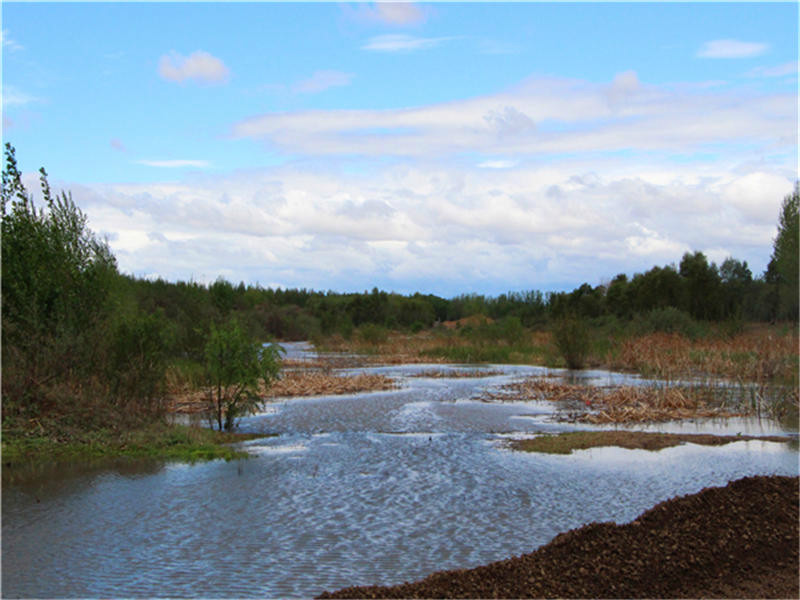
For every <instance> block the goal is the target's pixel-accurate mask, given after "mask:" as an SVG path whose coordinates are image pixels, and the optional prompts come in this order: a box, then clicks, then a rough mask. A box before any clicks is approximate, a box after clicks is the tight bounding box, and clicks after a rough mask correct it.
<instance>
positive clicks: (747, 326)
mask: <svg viewBox="0 0 800 600" xmlns="http://www.w3.org/2000/svg"><path fill="white" fill-rule="evenodd" d="M40 176H41V178H40V179H41V198H42V200H41V201H40V202H41V203H40V205H38V206H37V204H36V203H35V202H34V199H33V195H32V194H30V193H29V192H28V190H26V188H25V187H24V186H23V184H22V176H21V173H20V172H19V170H18V168H17V163H16V158H15V154H14V149H13V148H12V147H11V146H10V145H8V144H7V145H6V162H5V168H4V171H3V180H2V331H3V345H2V397H3V403H2V433H3V456H4V461H6V458H7V457H9V456H11V457H12V459H13V460H16V457H18V456H20V455H24V454H32V455H36V454H37V453H38V454H41V455H43V454H45V452H40V451H39V450H37V448H38V449H41V448H47V450H46V453H47V454H60V453H63V452H62V451H61V450H59V451H58V452H55V451H54V450H53V448H55V447H56V446H57V447H58V448H61V449H62V450H63V451H64V452H67V449H70V448H75V447H81V448H83V449H84V451H86V452H89V453H91V452H95V451H98V452H110V453H114V452H122V451H123V450H124V451H125V452H128V451H130V449H131V448H145V447H149V448H150V449H151V450H153V451H154V452H156V453H157V454H160V455H164V456H172V455H173V454H171V453H172V452H173V451H175V450H176V449H177V448H178V447H181V448H184V446H185V449H186V453H188V454H186V455H187V456H188V455H191V456H195V457H202V456H207V457H210V456H212V455H213V456H216V454H214V452H220V453H222V454H224V453H225V452H227V450H215V451H214V452H209V453H207V452H206V450H205V448H207V444H216V445H217V447H219V442H220V441H222V440H225V439H227V438H222V437H220V436H216V437H212V438H203V439H200V438H199V437H196V435H195V434H194V433H192V434H191V435H189V434H188V433H186V431H185V430H180V431H182V433H179V430H178V429H174V426H171V425H167V424H166V423H167V418H166V417H167V414H168V412H169V411H170V410H171V409H173V408H174V406H175V402H174V396H175V394H183V395H186V394H190V395H191V394H199V395H200V396H202V397H205V398H206V404H205V405H206V410H207V411H208V407H209V406H213V411H208V414H209V415H210V416H211V417H212V418H213V422H214V424H215V426H216V428H217V429H219V430H222V429H233V428H234V427H235V425H236V418H237V417H238V416H240V415H243V414H246V413H247V412H249V411H252V410H253V409H254V408H255V407H256V406H257V405H258V404H259V403H260V402H261V401H262V400H263V399H264V398H265V397H267V396H268V395H270V391H269V386H270V385H271V384H274V385H276V386H280V385H284V386H286V385H289V384H290V382H292V376H291V375H287V376H286V378H285V380H284V381H285V383H283V384H281V380H280V368H281V360H280V356H279V355H278V353H277V347H275V346H266V347H264V346H263V345H262V344H263V343H265V342H268V341H270V340H282V341H290V340H300V339H310V340H313V341H314V343H315V344H316V346H317V347H318V348H319V349H335V350H346V351H349V352H355V353H358V354H361V355H364V356H366V357H367V358H368V359H370V360H374V361H382V362H467V363H481V362H483V363H528V364H543V365H548V366H553V367H569V368H580V367H586V366H588V367H595V366H606V367H609V368H613V369H623V370H633V371H636V372H639V373H642V374H645V375H652V376H656V377H659V378H662V379H667V380H675V379H677V378H681V377H687V376H691V377H723V378H726V379H728V380H730V381H731V382H733V383H735V384H738V385H740V386H741V387H742V388H743V389H747V390H750V392H751V394H752V405H753V406H757V407H760V406H761V405H762V404H764V402H766V401H767V400H768V403H770V405H772V406H780V407H781V410H785V411H792V410H794V411H796V409H797V385H798V332H797V319H798V304H797V299H798V295H800V292H799V290H798V277H797V268H798V266H797V238H798V227H799V225H798V199H799V198H800V193H799V192H798V187H797V186H796V187H795V189H794V192H793V194H791V195H790V196H787V197H786V198H785V199H784V202H783V205H782V208H781V213H780V215H779V227H778V236H777V237H776V239H775V242H774V247H773V254H772V259H771V261H770V263H769V267H768V269H767V271H766V272H765V273H764V274H763V275H761V276H758V277H754V276H753V274H752V273H751V271H750V269H749V268H748V266H747V263H745V262H741V261H739V260H736V259H734V258H729V259H727V260H726V261H724V262H723V263H722V265H720V266H717V265H716V264H714V263H709V262H708V260H707V259H706V257H705V255H704V254H703V253H701V252H694V253H687V254H685V255H684V256H683V258H682V259H681V261H680V264H679V265H678V266H675V265H667V266H664V267H653V268H652V269H650V270H649V271H647V272H645V273H639V274H635V275H633V277H631V278H630V279H629V278H628V276H627V275H625V274H620V275H618V276H616V277H615V278H614V279H612V280H611V281H610V282H608V283H606V284H603V285H598V286H596V287H592V286H590V285H588V284H583V285H581V286H580V287H578V288H576V289H575V290H574V291H572V292H559V293H548V294H543V293H541V292H539V291H528V292H512V293H509V294H503V295H500V296H498V297H495V298H489V297H485V296H481V295H475V294H472V295H463V296H459V297H456V298H452V299H444V298H440V297H438V296H435V295H432V294H420V293H417V294H413V295H408V296H404V295H400V294H395V293H387V292H384V291H380V290H378V289H377V288H375V289H373V290H372V291H369V292H368V291H365V292H364V293H334V292H318V291H312V290H307V289H265V288H262V287H260V286H258V285H256V286H252V285H250V286H248V285H245V284H244V283H243V282H242V283H239V284H238V285H234V284H233V283H231V282H228V281H226V280H224V279H222V278H220V279H218V280H217V281H215V282H214V283H212V284H210V285H205V284H201V283H197V282H191V281H190V282H182V281H179V282H174V283H173V282H166V281H164V280H161V279H156V280H150V279H138V278H135V277H131V276H128V275H125V274H122V273H120V272H119V271H118V269H117V264H116V260H115V258H114V256H113V254H112V253H111V251H110V249H109V246H108V244H107V243H106V242H105V241H104V240H102V239H100V238H99V237H97V236H96V235H95V234H94V233H92V232H91V230H90V229H89V228H88V227H87V219H86V216H85V215H84V214H83V213H82V212H81V211H80V209H79V208H78V207H77V206H76V205H75V203H74V202H73V201H72V198H71V196H70V195H69V194H68V193H65V192H61V193H60V194H54V193H53V192H52V191H51V190H50V186H49V183H48V180H47V173H46V172H45V171H44V169H42V170H41V172H40ZM341 383H342V382H341V381H338V382H332V383H331V382H328V383H326V384H325V385H329V384H330V385H339V384H341ZM320 385H322V384H320ZM370 385H378V384H376V382H371V383H370ZM380 385H384V384H383V383H380ZM386 385H389V384H386ZM373 389H374V388H373ZM776 390H778V392H776ZM276 391H277V390H276ZM209 400H210V402H209ZM153 431H159V432H160V433H159V435H157V436H154V437H151V434H152V432H153ZM137 432H138V433H137ZM142 432H144V433H142ZM187 435H188V438H186V444H184V443H183V442H181V443H177V442H175V443H172V442H170V441H169V440H170V439H173V440H174V439H177V438H175V436H178V437H179V438H180V436H187ZM197 435H205V434H197ZM132 436H133V437H135V436H141V440H144V441H141V442H135V443H134V442H133V441H132ZM190 447H191V448H194V450H191V449H189V448H190ZM70 452H71V450H70ZM180 452H184V451H183V450H181V451H180ZM123 453H124V452H123ZM13 460H12V462H13Z"/></svg>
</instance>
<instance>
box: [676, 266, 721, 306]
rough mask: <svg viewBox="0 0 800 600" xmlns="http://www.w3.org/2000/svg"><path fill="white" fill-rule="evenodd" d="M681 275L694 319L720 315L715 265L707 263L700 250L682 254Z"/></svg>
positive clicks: (718, 279) (718, 286) (718, 283)
mask: <svg viewBox="0 0 800 600" xmlns="http://www.w3.org/2000/svg"><path fill="white" fill-rule="evenodd" d="M680 274H681V277H683V278H684V280H685V281H686V291H687V295H688V308H689V314H690V315H692V316H693V317H694V318H695V319H704V320H710V319H716V318H719V316H720V312H721V310H720V306H721V303H720V284H721V281H720V277H719V272H718V271H717V266H716V265H715V264H714V263H711V264H710V265H709V264H708V259H707V258H706V255H705V254H703V253H702V252H695V253H693V254H690V253H689V252H687V253H686V254H684V255H683V259H681V264H680Z"/></svg>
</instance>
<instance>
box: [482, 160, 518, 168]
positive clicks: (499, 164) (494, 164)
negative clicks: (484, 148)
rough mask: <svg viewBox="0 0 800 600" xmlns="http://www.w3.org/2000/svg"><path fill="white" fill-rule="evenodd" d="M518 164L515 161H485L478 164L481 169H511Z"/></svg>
mask: <svg viewBox="0 0 800 600" xmlns="http://www.w3.org/2000/svg"><path fill="white" fill-rule="evenodd" d="M518 164H519V163H518V162H517V161H516V160H485V161H483V162H481V163H478V167H480V168H481V169H511V168H513V167H516V166H517V165H518Z"/></svg>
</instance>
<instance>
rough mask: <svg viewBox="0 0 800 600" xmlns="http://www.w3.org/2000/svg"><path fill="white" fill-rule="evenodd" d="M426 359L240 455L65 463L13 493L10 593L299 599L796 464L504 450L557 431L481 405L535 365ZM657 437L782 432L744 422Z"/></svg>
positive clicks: (601, 376)
mask: <svg viewBox="0 0 800 600" xmlns="http://www.w3.org/2000/svg"><path fill="white" fill-rule="evenodd" d="M293 350H294V351H297V349H296V348H293ZM429 368H431V367H425V366H419V365H414V366H402V367H386V368H381V369H372V371H375V372H382V373H387V374H391V375H395V376H397V377H398V378H399V380H400V381H401V383H402V387H401V388H400V389H398V390H393V391H388V392H381V393H369V394H359V395H353V396H346V397H323V398H313V399H292V400H283V401H278V402H276V403H274V404H271V405H270V406H268V407H267V408H266V409H265V410H264V412H263V413H262V414H259V415H256V416H253V417H250V418H248V419H245V420H244V421H242V424H241V429H242V430H244V431H252V432H264V433H277V434H279V435H278V436H277V437H269V438H263V439H257V440H253V441H251V442H248V443H247V444H246V446H247V447H248V448H249V450H250V451H251V452H252V453H253V457H252V458H251V459H249V460H245V461H237V462H230V463H226V462H223V461H215V462H210V463H204V464H198V465H193V466H189V465H181V464H158V463H146V464H142V465H138V466H137V465H126V466H125V467H124V468H120V467H112V468H104V469H97V468H96V467H92V468H91V469H88V470H83V471H81V470H80V469H79V468H77V467H76V469H75V470H74V471H73V472H69V473H64V472H62V471H59V472H58V473H48V474H46V475H44V476H41V477H39V478H38V479H34V480H31V481H28V482H26V483H20V484H15V485H13V486H7V487H5V488H4V489H3V497H2V509H3V514H2V516H3V522H2V543H3V544H2V567H3V569H2V584H3V588H2V592H3V595H4V596H5V597H64V596H73V597H75V596H80V597H97V596H111V597H120V596H129V597H131V596H138V597H144V596H146V597H154V596H158V597H165V596H180V597H232V596H235V597H277V596H281V597H309V596H312V595H314V594H317V593H319V592H321V591H323V590H325V589H328V590H332V589H335V588H339V587H343V586H346V585H352V584H368V583H381V584H390V583H398V582H402V581H406V580H408V581H410V580H413V579H418V578H420V577H423V576H425V575H427V574H429V573H431V572H432V571H436V570H440V569H448V568H458V567H471V566H475V565H478V564H484V563H487V562H490V561H494V560H498V559H501V558H506V557H509V556H512V555H516V554H520V553H523V552H529V551H531V550H533V549H535V548H536V547H538V546H540V545H542V544H544V543H546V542H548V541H549V540H550V539H552V537H553V536H555V535H556V534H557V533H559V532H561V531H565V530H568V529H571V528H574V527H578V526H580V525H582V524H585V523H587V522H591V521H608V520H613V521H616V522H625V521H629V520H631V519H633V518H634V517H635V516H636V515H638V514H639V513H641V512H642V511H644V510H646V509H647V508H650V507H651V506H652V505H654V504H656V503H657V502H660V501H662V500H665V499H667V498H670V497H673V496H676V495H680V494H687V493H693V492H696V491H698V490H700V489H702V488H703V487H706V486H709V485H723V484H725V483H727V482H728V481H730V480H732V479H737V478H739V477H742V476H745V475H754V474H773V473H774V474H784V475H797V474H798V454H797V451H796V450H793V449H792V448H791V447H790V446H789V445H787V444H779V443H772V442H760V441H754V442H736V443H733V444H730V445H728V446H724V447H716V448H711V447H700V446H694V445H684V446H681V447H677V448H669V449H665V450H662V451H660V452H656V453H648V452H644V451H632V450H619V449H609V448H599V449H594V450H588V451H582V452H578V453H574V454H572V455H570V456H550V455H537V454H522V453H514V452H510V451H508V450H507V449H505V448H504V442H505V441H506V440H507V438H509V437H514V436H519V435H529V434H531V433H535V432H540V431H556V430H562V429H567V428H568V426H566V425H563V424H558V423H555V422H553V410H554V407H553V406H552V405H550V404H546V403H485V402H481V401H479V400H475V399H474V398H475V397H476V396H478V395H479V393H480V392H481V391H482V390H491V389H493V388H496V387H498V386H500V385H502V384H503V383H507V382H508V381H510V380H511V379H512V378H513V377H515V376H520V375H524V374H528V373H533V372H537V369H536V368H533V367H492V370H497V369H502V370H503V372H504V374H503V375H488V376H487V377H484V378H470V379H439V378H436V379H434V378H424V377H423V378H420V377H411V376H410V375H413V374H415V373H416V374H418V373H420V372H424V371H425V370H427V369H429ZM447 368H452V367H447ZM473 368H474V367H470V369H473ZM436 369H437V370H441V369H442V367H440V366H437V367H436ZM539 371H541V370H539ZM583 376H584V377H589V378H590V379H591V381H590V383H593V384H599V385H604V384H607V383H618V382H620V380H624V379H625V376H621V375H618V374H612V373H603V372H594V373H590V374H588V375H587V374H584V375H583ZM667 428H668V429H669V430H672V431H676V430H678V431H679V430H689V431H698V432H699V431H704V432H717V433H719V432H722V433H736V432H738V431H742V432H743V433H745V432H747V433H749V434H775V433H792V432H787V431H786V430H785V429H783V428H782V427H781V426H780V425H778V424H775V423H770V422H767V421H760V422H759V421H756V420H739V421H736V422H695V423H690V424H671V425H669V426H668V427H667ZM794 433H796V432H794Z"/></svg>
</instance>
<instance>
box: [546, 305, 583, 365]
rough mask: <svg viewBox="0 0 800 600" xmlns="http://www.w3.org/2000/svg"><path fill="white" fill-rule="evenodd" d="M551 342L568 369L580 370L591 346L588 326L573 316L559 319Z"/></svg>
mask: <svg viewBox="0 0 800 600" xmlns="http://www.w3.org/2000/svg"><path fill="white" fill-rule="evenodd" d="M553 341H554V342H555V345H556V348H557V349H558V351H559V352H560V353H561V356H562V357H563V358H564V362H566V363H567V368H568V369H582V368H583V365H584V363H585V362H586V357H587V356H588V354H589V346H590V344H591V340H590V335H589V326H588V325H587V323H586V322H585V321H584V320H582V319H580V318H577V317H574V316H566V317H562V318H559V319H558V320H557V321H556V323H555V326H554V327H553Z"/></svg>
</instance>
